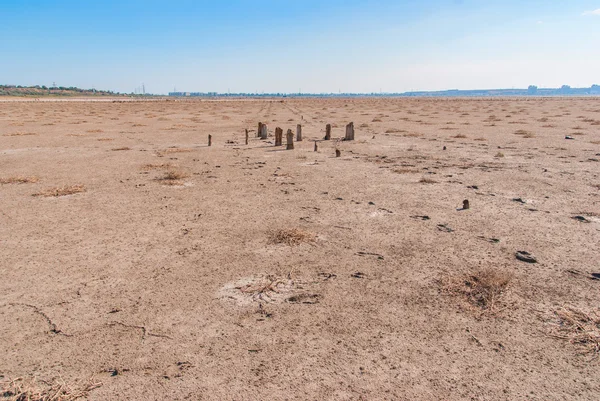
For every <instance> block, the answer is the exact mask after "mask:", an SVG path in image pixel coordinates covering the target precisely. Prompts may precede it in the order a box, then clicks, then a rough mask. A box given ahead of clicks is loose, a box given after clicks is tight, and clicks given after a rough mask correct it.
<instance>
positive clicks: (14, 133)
mask: <svg viewBox="0 0 600 401" xmlns="http://www.w3.org/2000/svg"><path fill="white" fill-rule="evenodd" d="M30 135H37V134H36V133H35V132H13V133H12V134H4V135H3V136H30Z"/></svg>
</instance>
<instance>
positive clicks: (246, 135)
mask: <svg viewBox="0 0 600 401" xmlns="http://www.w3.org/2000/svg"><path fill="white" fill-rule="evenodd" d="M246 145H248V128H246Z"/></svg>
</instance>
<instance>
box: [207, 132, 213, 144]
mask: <svg viewBox="0 0 600 401" xmlns="http://www.w3.org/2000/svg"><path fill="white" fill-rule="evenodd" d="M208 146H212V135H210V134H209V135H208Z"/></svg>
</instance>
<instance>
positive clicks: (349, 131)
mask: <svg viewBox="0 0 600 401" xmlns="http://www.w3.org/2000/svg"><path fill="white" fill-rule="evenodd" d="M344 140H345V141H353V140H354V123H350V124H348V125H346V136H345V137H344Z"/></svg>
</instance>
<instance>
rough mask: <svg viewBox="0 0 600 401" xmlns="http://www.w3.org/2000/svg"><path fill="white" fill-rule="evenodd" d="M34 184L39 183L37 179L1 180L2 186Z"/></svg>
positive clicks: (20, 177) (11, 178) (13, 178)
mask: <svg viewBox="0 0 600 401" xmlns="http://www.w3.org/2000/svg"><path fill="white" fill-rule="evenodd" d="M34 182H38V178H37V177H25V176H15V177H8V178H0V184H30V183H34Z"/></svg>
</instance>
